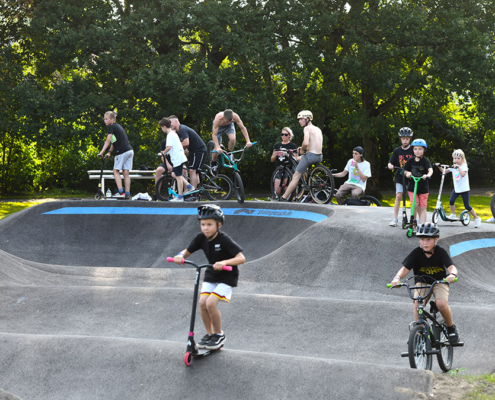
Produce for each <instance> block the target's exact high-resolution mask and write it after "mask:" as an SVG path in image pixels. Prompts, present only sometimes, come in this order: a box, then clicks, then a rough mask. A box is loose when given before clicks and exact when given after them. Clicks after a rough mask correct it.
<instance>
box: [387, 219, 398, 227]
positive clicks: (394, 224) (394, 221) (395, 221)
mask: <svg viewBox="0 0 495 400" xmlns="http://www.w3.org/2000/svg"><path fill="white" fill-rule="evenodd" d="M398 224H399V218H394V219H393V220H392V221H390V224H389V225H390V226H397V225H398Z"/></svg>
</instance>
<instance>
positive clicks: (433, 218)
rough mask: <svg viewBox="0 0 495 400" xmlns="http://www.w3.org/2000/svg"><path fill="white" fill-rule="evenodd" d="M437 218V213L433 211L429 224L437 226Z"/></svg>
mask: <svg viewBox="0 0 495 400" xmlns="http://www.w3.org/2000/svg"><path fill="white" fill-rule="evenodd" d="M438 217H439V215H438V211H437V210H435V211H434V212H433V215H432V216H431V222H433V223H434V224H435V225H436V224H438Z"/></svg>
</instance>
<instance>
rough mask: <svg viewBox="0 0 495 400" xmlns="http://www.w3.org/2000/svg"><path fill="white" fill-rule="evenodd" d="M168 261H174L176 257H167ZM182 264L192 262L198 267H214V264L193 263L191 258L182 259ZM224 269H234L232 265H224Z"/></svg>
mask: <svg viewBox="0 0 495 400" xmlns="http://www.w3.org/2000/svg"><path fill="white" fill-rule="evenodd" d="M167 261H168V262H174V258H173V257H167ZM182 264H191V265H194V266H195V267H196V268H205V267H213V265H212V264H203V265H197V264H196V263H193V262H192V261H189V260H186V259H182ZM222 269H223V270H224V271H232V267H231V266H230V265H224V266H223V267H222Z"/></svg>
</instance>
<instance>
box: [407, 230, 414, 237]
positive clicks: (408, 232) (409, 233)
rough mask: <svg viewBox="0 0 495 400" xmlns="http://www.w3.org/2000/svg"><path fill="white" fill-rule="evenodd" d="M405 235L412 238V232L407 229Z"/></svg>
mask: <svg viewBox="0 0 495 400" xmlns="http://www.w3.org/2000/svg"><path fill="white" fill-rule="evenodd" d="M406 235H407V237H408V238H410V237H412V235H413V230H412V229H408V230H407V232H406Z"/></svg>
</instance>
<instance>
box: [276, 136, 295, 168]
mask: <svg viewBox="0 0 495 400" xmlns="http://www.w3.org/2000/svg"><path fill="white" fill-rule="evenodd" d="M280 149H287V150H297V146H296V144H295V143H292V142H289V143H285V144H284V143H282V142H279V143H277V144H276V145H275V147H274V148H273V150H274V151H280ZM292 154H295V153H292ZM290 157H292V155H290ZM280 165H286V166H288V165H290V161H289V160H287V159H286V158H284V159H283V160H282V161H280V158H278V157H277V158H276V160H275V166H276V167H278V166H280Z"/></svg>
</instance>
